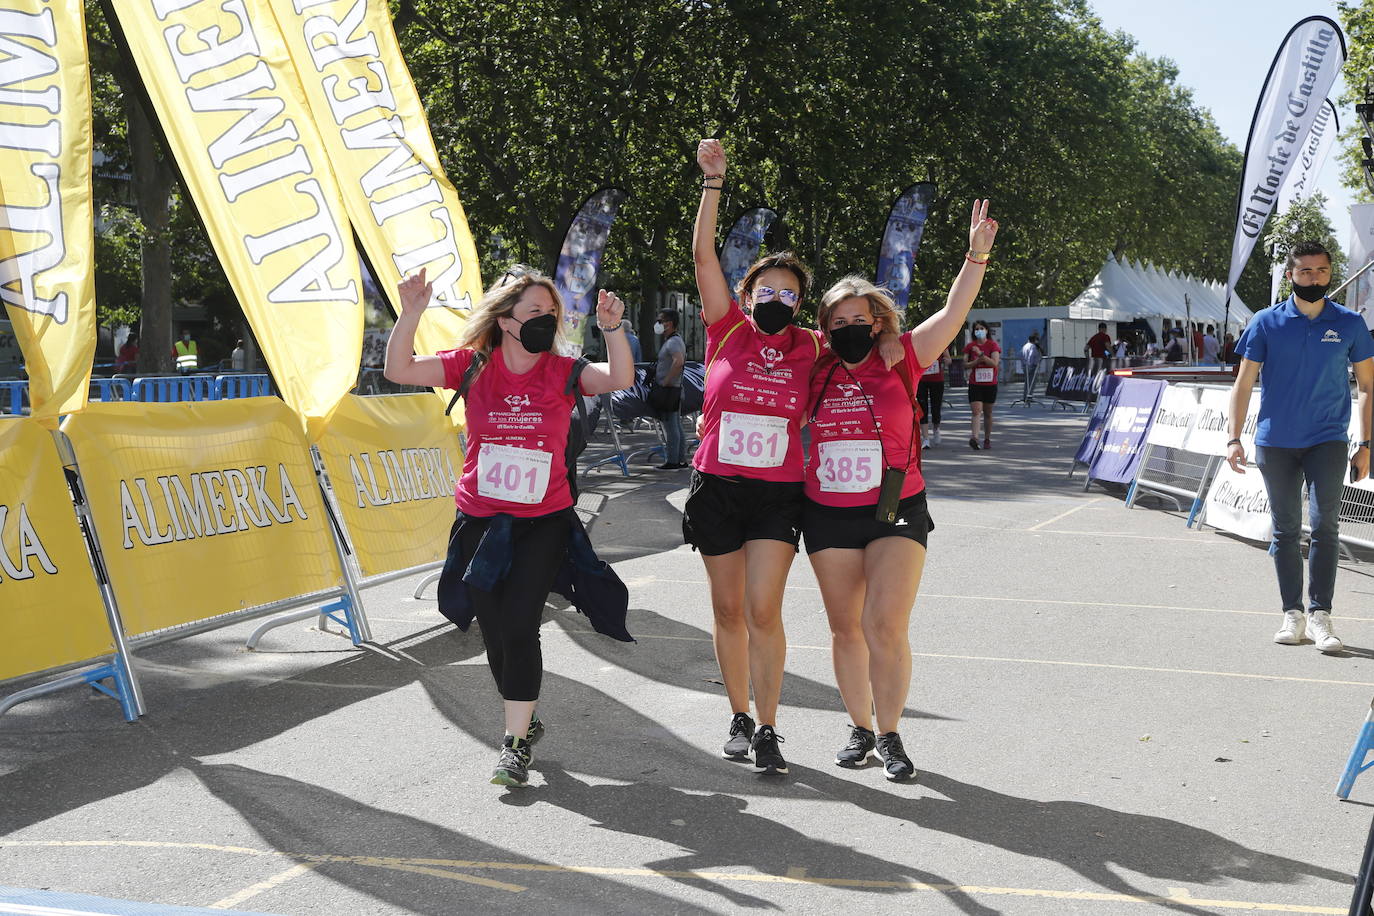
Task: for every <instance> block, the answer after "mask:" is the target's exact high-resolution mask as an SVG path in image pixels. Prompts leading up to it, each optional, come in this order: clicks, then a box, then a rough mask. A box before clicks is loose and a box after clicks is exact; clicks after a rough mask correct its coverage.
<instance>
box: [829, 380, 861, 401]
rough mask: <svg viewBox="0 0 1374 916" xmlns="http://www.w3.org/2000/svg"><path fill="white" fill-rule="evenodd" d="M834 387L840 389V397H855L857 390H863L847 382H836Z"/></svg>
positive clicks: (857, 393)
mask: <svg viewBox="0 0 1374 916" xmlns="http://www.w3.org/2000/svg"><path fill="white" fill-rule="evenodd" d="M835 387H836V388H838V389H839V390H840V397H842V398H857V397H858V396H859V392H861V391H863V389H862V388H860V387H859V386H858V385H851V384H850V383H849V382H837V383H836V384H835Z"/></svg>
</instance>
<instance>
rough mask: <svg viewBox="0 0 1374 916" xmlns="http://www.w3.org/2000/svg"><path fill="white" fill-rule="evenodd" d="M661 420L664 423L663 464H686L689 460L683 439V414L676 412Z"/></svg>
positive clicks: (664, 415)
mask: <svg viewBox="0 0 1374 916" xmlns="http://www.w3.org/2000/svg"><path fill="white" fill-rule="evenodd" d="M660 419H661V420H662V422H663V439H664V445H665V449H664V452H663V463H664V464H684V463H685V462H686V461H687V458H686V443H685V442H684V441H683V439H682V412H681V411H678V410H675V411H673V412H672V413H665V414H663V415H662V416H661V417H660Z"/></svg>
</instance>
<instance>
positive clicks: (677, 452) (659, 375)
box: [649, 309, 687, 471]
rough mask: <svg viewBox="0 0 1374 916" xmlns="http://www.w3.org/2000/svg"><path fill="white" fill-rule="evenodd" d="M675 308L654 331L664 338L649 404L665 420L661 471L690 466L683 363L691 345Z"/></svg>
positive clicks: (664, 313)
mask: <svg viewBox="0 0 1374 916" xmlns="http://www.w3.org/2000/svg"><path fill="white" fill-rule="evenodd" d="M677 323H678V314H677V311H676V310H675V309H664V310H663V311H661V312H659V313H658V321H656V322H654V333H655V334H658V335H659V336H660V337H662V338H663V345H662V346H660V347H659V348H658V365H657V366H655V367H654V379H653V382H654V383H653V384H652V385H651V386H649V406H650V407H652V408H653V409H654V411H655V413H657V414H658V419H659V421H660V422H661V423H662V424H663V439H664V443H663V446H664V448H663V463H662V464H660V465H658V470H660V471H680V470H682V469H683V468H685V467H687V450H686V445H685V443H684V442H683V439H682V367H683V366H684V365H686V363H687V346H686V344H684V343H683V342H682V335H681V334H679V333H678V330H677Z"/></svg>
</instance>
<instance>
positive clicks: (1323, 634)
mask: <svg viewBox="0 0 1374 916" xmlns="http://www.w3.org/2000/svg"><path fill="white" fill-rule="evenodd" d="M1307 633H1308V635H1309V636H1311V637H1312V641H1313V642H1314V643H1316V644H1317V648H1318V649H1319V650H1321V651H1322V652H1339V651H1341V650H1342V649H1344V648H1345V643H1343V642H1341V640H1340V638H1339V637H1337V636H1336V634H1335V633H1334V632H1332V630H1331V612H1330V611H1313V612H1312V613H1311V614H1309V615H1308V616H1307ZM1275 638H1277V637H1275Z"/></svg>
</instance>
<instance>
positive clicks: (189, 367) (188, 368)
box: [172, 331, 200, 375]
mask: <svg viewBox="0 0 1374 916" xmlns="http://www.w3.org/2000/svg"><path fill="white" fill-rule="evenodd" d="M172 358H173V359H174V360H176V367H177V371H178V372H180V373H181V374H182V375H190V374H191V373H193V372H195V371H196V370H197V369H199V368H200V353H199V350H198V349H197V348H196V342H195V341H194V340H192V339H191V332H190V331H182V332H181V340H178V341H177V342H176V343H175V344H173V345H172Z"/></svg>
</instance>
